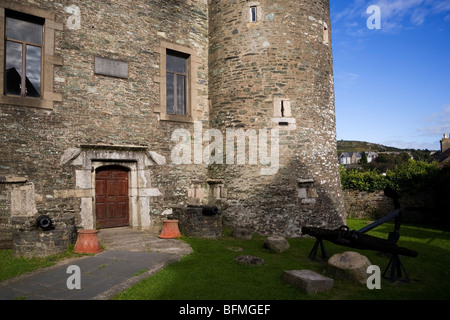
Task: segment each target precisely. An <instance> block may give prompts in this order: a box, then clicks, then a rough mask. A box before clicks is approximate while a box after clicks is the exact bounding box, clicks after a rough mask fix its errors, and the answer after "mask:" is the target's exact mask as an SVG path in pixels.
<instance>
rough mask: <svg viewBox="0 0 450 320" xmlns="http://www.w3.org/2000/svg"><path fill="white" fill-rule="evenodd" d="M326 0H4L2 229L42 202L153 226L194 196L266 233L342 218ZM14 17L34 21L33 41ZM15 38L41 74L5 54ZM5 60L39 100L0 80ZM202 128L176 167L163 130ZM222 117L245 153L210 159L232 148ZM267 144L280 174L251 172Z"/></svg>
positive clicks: (85, 221)
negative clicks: (36, 60) (31, 53)
mask: <svg viewBox="0 0 450 320" xmlns="http://www.w3.org/2000/svg"><path fill="white" fill-rule="evenodd" d="M329 10H330V8H329V1H328V0H319V1H318V0H315V1H313V0H281V1H280V0H279V1H273V0H260V1H246V0H230V1H219V0H208V1H207V0H145V1H144V0H136V1H132V2H131V1H118V0H108V1H79V0H55V1H43V0H33V1H31V0H29V1H26V0H0V33H2V36H3V38H2V39H5V40H2V42H1V43H0V47H1V48H0V55H1V57H0V73H1V75H0V79H1V80H0V85H1V87H2V92H1V95H0V226H1V228H2V229H1V230H2V233H3V231H5V232H11V229H12V228H13V226H12V224H11V219H12V217H15V216H25V217H29V219H35V218H36V216H38V215H42V214H45V215H48V216H49V217H50V218H52V219H53V220H55V223H56V224H58V219H62V220H64V221H71V220H70V219H71V217H73V218H74V221H75V222H74V224H75V227H76V228H84V229H93V228H97V227H100V228H101V227H102V225H103V226H108V227H111V226H112V227H114V226H118V225H130V226H132V227H134V228H155V230H157V229H158V228H160V226H161V225H162V223H161V221H162V220H163V219H165V218H166V217H167V216H170V214H172V212H173V210H172V208H175V207H183V206H187V205H189V204H194V205H198V204H208V205H217V206H218V207H220V209H221V212H222V213H223V217H224V223H225V224H226V225H229V226H233V227H244V228H248V229H251V230H253V231H255V232H258V233H261V234H275V233H276V234H279V235H283V236H291V237H294V236H300V230H301V227H302V226H304V225H314V226H322V227H324V226H328V227H335V226H338V225H341V224H342V222H343V219H344V205H343V199H342V195H341V188H340V180H339V170H338V162H337V153H336V134H335V131H336V129H335V113H334V83H333V68H332V66H333V63H332V46H331V36H330V35H331V22H330V12H329ZM16 20H20V21H23V22H26V23H30V24H32V25H33V26H34V27H35V28H36V26H37V28H42V30H43V32H42V43H41V44H40V45H37V44H34V43H30V42H27V41H28V40H27V38H26V36H23V35H24V34H26V32H23V30H22V31H21V30H20V28H19V27H17V26H18V25H19V24H16V23H15V21H16ZM5 22H6V24H5ZM5 26H6V27H5ZM14 26H16V27H14ZM15 28H16V29H15ZM22 36H23V38H21V37H22ZM13 42H14V43H15V44H14V45H13V44H12V43H13ZM15 45H17V46H18V45H22V46H25V47H26V46H28V47H29V46H35V47H37V48H39V49H38V50H40V65H41V68H40V70H39V71H40V77H38V78H37V79H38V80H36V75H35V74H33V75H31V74H28V73H27V72H29V71H27V70H29V69H30V68H28V69H27V66H26V65H24V64H26V63H30V65H31V63H32V62H31V58H30V59H29V60H27V59H21V60H20V61H21V62H17V63H16V62H14V61H19V60H15V59H17V57H18V56H17V53H14V52H15V51H13V50H12V49H11V50H10V49H8V48H12V46H15ZM5 48H6V49H5ZM23 52H27V51H26V50H25V49H24V51H23ZM25 55H27V53H25ZM38 57H39V56H38ZM174 57H175V58H174ZM174 59H176V61H183V66H184V67H183V68H181V69H179V68H178V65H177V64H174V63H172V62H171V61H174ZM26 61H30V62H26ZM13 62H14V63H15V64H14V63H13ZM11 66H14V67H15V68H16V69H20V70H22V71H24V72H23V73H24V74H26V76H27V79H28V78H30V79H31V80H33V81H34V82H33V83H36V81H38V82H39V85H40V87H39V86H37V87H36V88H38V89H39V88H40V89H39V90H40V95H39V96H36V95H35V96H33V97H30V96H28V92H29V91H27V90H29V89H28V87H27V90H22V89H21V88H22V87H19V90H22V91H21V92H22V93H19V94H16V93H14V94H11V92H8V90H7V89H6V88H7V85H10V82H11V83H13V82H14V81H16V80H14V79H15V78H13V77H12V76H11V77H10V75H11V74H12V73H11V70H10V69H11ZM173 70H175V71H173ZM30 72H31V71H30ZM19 74H20V72H19ZM19 79H20V78H19ZM30 79H28V80H30ZM174 79H176V80H174ZM24 80H25V81H22V83H25V82H26V79H24ZM31 80H30V81H31ZM19 82H20V80H19ZM13 84H14V83H13ZM36 88H34V89H36ZM39 90H37V91H39ZM174 101H176V102H174ZM172 104H175V105H176V107H175V108H172ZM199 124H201V125H202V132H201V133H200V134H203V137H202V138H203V139H201V141H202V145H201V146H197V149H196V148H195V146H194V145H193V146H192V149H190V151H191V152H192V153H191V154H183V156H190V157H191V159H192V161H191V162H189V163H188V164H177V163H175V162H174V161H173V158H174V149H175V147H176V146H177V145H179V144H180V142H182V139H183V137H182V136H174V132H180V130H184V131H183V132H186V133H190V138H191V140H193V139H194V136H193V135H194V129H195V126H196V125H199ZM227 129H232V130H235V132H237V133H238V134H237V136H236V140H235V141H237V140H238V138H239V137H240V138H244V139H242V140H240V141H241V146H242V142H244V143H245V146H244V149H243V150H244V151H245V150H246V152H247V153H246V154H244V159H245V160H246V162H245V163H244V164H242V163H239V162H238V161H235V162H233V163H232V164H227V163H226V161H223V162H220V161H214V162H212V163H211V162H208V161H205V159H210V158H213V159H215V160H217V154H220V152H223V157H224V159H225V157H226V156H230V154H229V153H228V154H227V153H226V151H228V152H231V151H237V150H236V149H232V148H230V149H228V150H220V149H219V145H220V144H215V142H216V141H215V140H214V138H215V137H217V136H218V135H217V133H218V132H220V133H222V134H223V136H224V137H225V133H226V130H227ZM177 130H178V131H177ZM238 130H241V131H238ZM263 130H264V132H267V133H269V135H268V137H267V138H268V141H269V142H270V143H269V144H268V145H267V147H266V148H262V145H263V144H262V140H261V139H262V138H261V137H263V135H262V134H259V133H260V132H263ZM211 133H216V135H214V134H213V135H211ZM254 133H256V136H255V135H254ZM255 137H256V139H255ZM271 138H274V139H275V138H276V140H271ZM191 140H189V141H191ZM185 142H186V141H185ZM255 144H256V145H257V146H256V150H258V152H257V157H258V158H257V161H253V162H252V161H250V160H251V159H250V158H249V154H250V151H251V150H255V149H253V148H254V147H255ZM223 145H225V144H223ZM235 146H236V148H237V147H238V146H239V145H238V143H237V142H236V144H235ZM198 147H200V148H198ZM277 148H278V149H277ZM266 149H267V150H266ZM271 149H272V150H271ZM196 150H197V151H198V150H201V152H202V156H203V157H202V159H203V161H201V162H200V163H199V162H198V161H197V162H196V161H195V158H196V157H197V156H198V154H196V153H195V151H196ZM188 151H189V150H188V149H183V150H181V152H188ZM271 151H272V152H273V151H278V153H277V156H278V158H277V159H278V161H279V163H278V164H277V170H276V172H274V173H273V174H270V175H261V169H262V168H265V167H268V166H269V167H270V165H271V163H270V162H267V161H266V162H264V161H261V160H262V159H267V157H265V158H264V156H265V154H264V153H266V154H270V152H271ZM236 153H237V152H236ZM233 156H236V157H237V155H233ZM269 159H270V158H269ZM271 159H273V158H271ZM272 161H273V160H272ZM272 165H273V163H272ZM119 176H120V177H122V178H119ZM24 188H25V189H26V191H24V190H25V189H24ZM22 201H24V203H25V204H24V205H22V206H20V205H18V203H21V202H22ZM20 208H22V209H23V210H22V209H20ZM27 208H28V209H27ZM19 209H20V210H19ZM17 210H19V211H17ZM15 221H21V219H15ZM15 225H17V223H16V224H15ZM18 229H20V227H18ZM26 229H27V231H28V232H29V231H30V226H29V223H28V224H27V227H26ZM17 232H20V231H17ZM36 232H41V231H39V230H36Z"/></svg>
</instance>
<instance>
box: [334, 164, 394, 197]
mask: <svg viewBox="0 0 450 320" xmlns="http://www.w3.org/2000/svg"><path fill="white" fill-rule="evenodd" d="M340 172H341V184H342V188H343V189H344V190H359V191H369V192H374V191H378V190H382V189H384V188H385V187H386V185H387V184H388V183H389V181H388V179H387V178H386V177H385V176H383V175H382V174H380V172H378V171H377V170H368V171H358V170H355V169H352V170H347V169H345V168H344V167H343V166H341V167H340Z"/></svg>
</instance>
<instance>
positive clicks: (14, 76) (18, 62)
mask: <svg viewBox="0 0 450 320" xmlns="http://www.w3.org/2000/svg"><path fill="white" fill-rule="evenodd" d="M5 62H6V63H5V80H6V81H5V93H6V94H11V95H18V96H20V94H21V88H22V86H21V84H22V44H20V43H17V42H12V41H6V57H5Z"/></svg>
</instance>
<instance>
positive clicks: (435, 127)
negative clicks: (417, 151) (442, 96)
mask: <svg viewBox="0 0 450 320" xmlns="http://www.w3.org/2000/svg"><path fill="white" fill-rule="evenodd" d="M422 122H423V123H424V125H425V126H424V127H421V128H420V129H419V132H420V133H421V134H422V135H427V136H436V135H439V136H440V135H442V134H444V133H450V105H447V106H445V107H443V108H442V110H441V111H440V112H434V113H432V114H430V115H428V116H426V117H424V118H423V119H422Z"/></svg>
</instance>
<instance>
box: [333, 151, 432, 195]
mask: <svg viewBox="0 0 450 320" xmlns="http://www.w3.org/2000/svg"><path fill="white" fill-rule="evenodd" d="M439 172H440V169H439V167H438V165H437V163H435V162H433V163H427V162H425V161H415V160H411V159H410V160H408V161H406V162H404V163H403V164H402V165H400V166H398V167H396V168H395V169H393V170H388V172H387V174H386V175H382V174H381V173H380V172H379V171H378V170H376V169H370V170H367V171H358V170H356V169H350V170H347V169H345V167H343V166H341V167H340V174H341V184H342V188H343V189H344V190H358V191H369V192H374V191H378V190H383V189H384V188H385V187H386V186H387V185H388V184H389V185H391V186H392V187H393V188H395V189H397V191H399V192H406V193H411V192H416V191H419V190H422V189H424V188H427V187H429V186H433V185H434V184H436V182H437V180H438V179H439Z"/></svg>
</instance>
